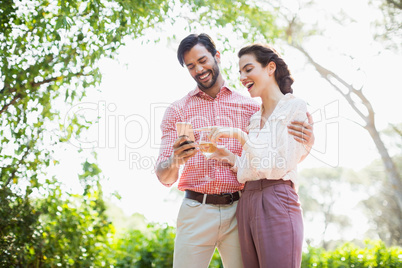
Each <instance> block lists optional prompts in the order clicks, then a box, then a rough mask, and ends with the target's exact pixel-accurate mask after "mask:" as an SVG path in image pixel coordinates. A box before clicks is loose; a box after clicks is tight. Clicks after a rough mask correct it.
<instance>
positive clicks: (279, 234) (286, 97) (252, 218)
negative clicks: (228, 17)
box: [209, 44, 308, 268]
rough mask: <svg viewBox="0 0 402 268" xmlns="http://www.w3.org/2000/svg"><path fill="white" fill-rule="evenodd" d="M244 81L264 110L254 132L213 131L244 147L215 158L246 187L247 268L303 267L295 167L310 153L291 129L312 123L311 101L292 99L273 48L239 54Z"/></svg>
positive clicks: (241, 208)
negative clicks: (227, 165) (239, 151)
mask: <svg viewBox="0 0 402 268" xmlns="http://www.w3.org/2000/svg"><path fill="white" fill-rule="evenodd" d="M238 56H239V68H240V80H241V82H242V84H243V85H244V86H245V87H247V89H248V91H249V93H250V95H251V96H252V97H260V98H261V100H262V106H261V109H260V110H259V111H258V112H257V113H256V114H254V115H253V116H252V117H251V119H250V125H249V128H248V131H249V133H248V134H247V133H245V132H243V131H242V130H240V129H234V128H226V127H212V129H211V133H210V135H209V137H210V139H211V141H212V142H213V143H215V144H216V143H217V142H219V141H220V139H221V138H236V139H237V140H238V141H239V142H240V143H241V144H242V145H243V153H242V156H241V157H238V156H235V155H234V154H232V153H230V152H229V151H228V150H224V151H222V150H220V152H219V153H218V154H215V156H214V159H217V160H220V161H226V162H227V161H228V162H229V163H230V164H232V165H233V166H234V168H233V169H236V168H237V179H238V180H239V182H242V183H245V186H244V190H243V194H242V197H241V198H240V201H239V204H238V208H237V220H238V228H239V236H240V244H241V251H242V258H243V264H244V266H245V267H264V268H265V267H274V268H280V267H284V268H290V267H300V265H301V255H302V242H303V219H302V211H301V207H300V203H299V201H298V195H297V193H296V191H295V185H297V176H296V167H297V163H299V162H300V161H301V160H302V159H303V158H304V157H305V156H306V155H307V154H308V150H307V149H306V148H305V147H304V146H303V144H302V143H299V142H297V141H296V140H295V139H294V138H293V137H292V136H291V135H290V134H289V133H288V130H287V125H288V123H289V122H291V121H294V120H298V121H304V120H307V116H306V112H307V108H306V103H305V102H304V101H303V100H301V99H298V98H296V97H295V96H293V94H292V93H293V90H292V88H291V85H292V83H293V78H292V77H291V74H290V72H289V70H288V66H287V64H286V63H285V62H284V61H283V59H282V58H281V57H280V55H279V54H278V53H277V52H276V51H275V50H274V49H273V48H271V47H269V46H266V45H259V44H254V45H250V46H246V47H244V48H242V49H241V50H240V51H239V53H238Z"/></svg>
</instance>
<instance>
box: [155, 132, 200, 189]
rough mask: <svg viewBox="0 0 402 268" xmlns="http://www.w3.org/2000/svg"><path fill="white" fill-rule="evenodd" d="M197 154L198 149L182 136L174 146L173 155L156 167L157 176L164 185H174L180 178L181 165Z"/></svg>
mask: <svg viewBox="0 0 402 268" xmlns="http://www.w3.org/2000/svg"><path fill="white" fill-rule="evenodd" d="M196 153H197V147H196V145H195V143H194V142H192V141H190V139H189V138H188V137H187V136H180V137H179V138H177V139H176V140H175V142H174V144H173V153H172V155H171V156H170V157H169V158H168V159H167V160H166V161H163V162H160V163H159V164H158V166H157V167H156V176H158V179H159V180H160V181H161V182H162V183H163V184H173V183H175V182H176V181H177V179H178V178H179V169H180V165H182V164H184V163H186V162H187V160H188V159H190V158H191V157H193V156H194V155H195V154H196Z"/></svg>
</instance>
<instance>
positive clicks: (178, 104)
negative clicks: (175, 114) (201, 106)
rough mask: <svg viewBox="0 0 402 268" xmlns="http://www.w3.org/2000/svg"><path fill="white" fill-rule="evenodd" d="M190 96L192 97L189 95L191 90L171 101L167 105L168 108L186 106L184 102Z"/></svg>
mask: <svg viewBox="0 0 402 268" xmlns="http://www.w3.org/2000/svg"><path fill="white" fill-rule="evenodd" d="M191 98H193V96H192V95H191V92H189V93H187V94H186V95H184V96H183V97H182V98H180V99H178V100H175V101H173V102H172V103H171V104H170V105H169V107H170V108H175V109H182V108H184V107H185V106H186V104H187V103H188V102H189V101H190V100H191Z"/></svg>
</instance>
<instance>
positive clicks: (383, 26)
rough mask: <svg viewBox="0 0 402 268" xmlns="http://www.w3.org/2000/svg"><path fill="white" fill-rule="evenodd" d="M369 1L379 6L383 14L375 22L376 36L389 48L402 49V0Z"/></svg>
mask: <svg viewBox="0 0 402 268" xmlns="http://www.w3.org/2000/svg"><path fill="white" fill-rule="evenodd" d="M369 3H370V4H371V5H373V6H374V7H376V8H378V9H379V10H380V11H381V13H382V16H381V17H380V18H379V19H376V21H374V22H373V26H374V27H373V28H374V37H375V38H376V39H377V40H379V41H381V42H382V43H383V44H384V46H385V47H386V48H388V49H391V50H394V51H396V52H398V51H399V52H400V51H402V45H401V44H402V38H401V36H402V1H401V0H370V1H369Z"/></svg>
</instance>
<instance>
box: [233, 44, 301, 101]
mask: <svg viewBox="0 0 402 268" xmlns="http://www.w3.org/2000/svg"><path fill="white" fill-rule="evenodd" d="M247 54H252V55H254V56H255V58H256V60H257V61H258V62H259V63H260V64H261V65H262V67H266V66H267V65H268V64H269V63H270V62H271V61H272V62H275V64H276V70H275V80H276V82H277V83H278V86H279V88H280V90H281V92H282V93H283V94H286V93H293V89H292V84H293V82H294V79H293V77H292V76H291V74H290V71H289V68H288V65H287V64H286V63H285V61H284V60H283V59H282V57H281V56H280V54H279V53H278V52H276V50H275V49H274V48H273V47H271V46H269V45H264V44H252V45H248V46H245V47H243V48H242V49H240V51H239V53H238V54H237V55H238V57H239V58H240V57H241V56H243V55H247Z"/></svg>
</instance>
